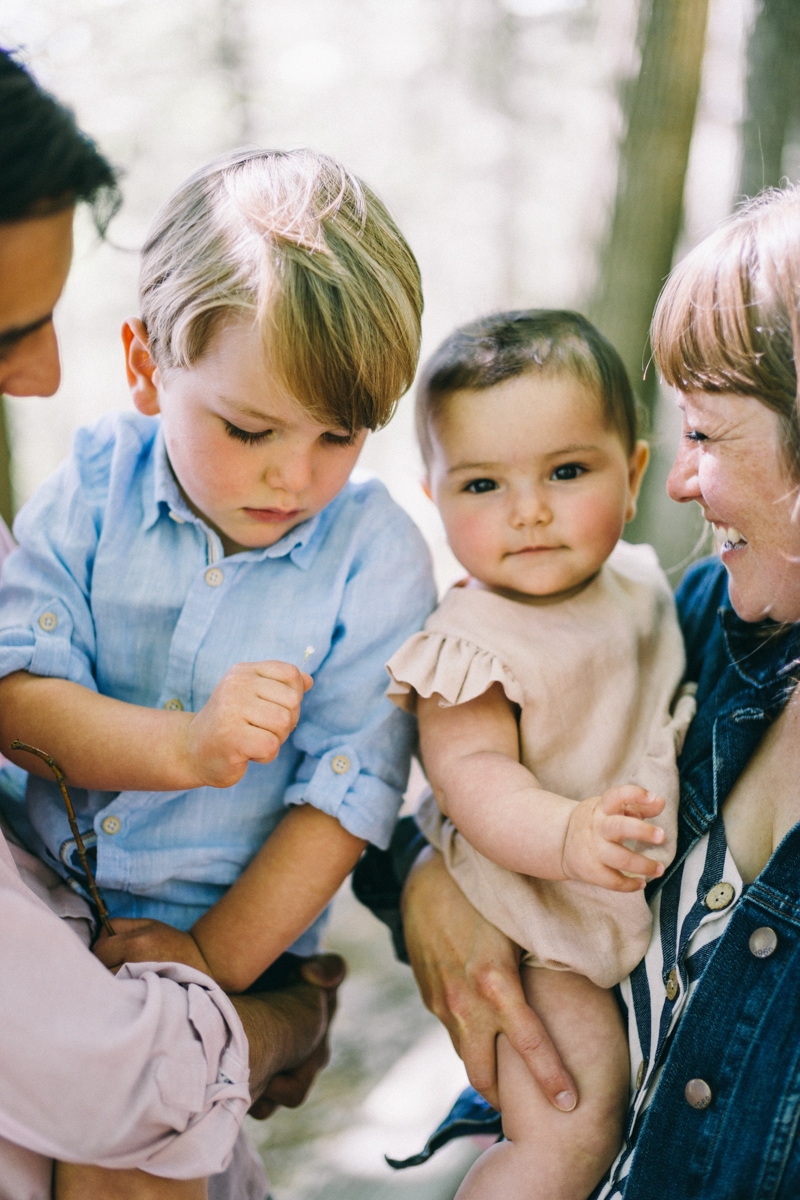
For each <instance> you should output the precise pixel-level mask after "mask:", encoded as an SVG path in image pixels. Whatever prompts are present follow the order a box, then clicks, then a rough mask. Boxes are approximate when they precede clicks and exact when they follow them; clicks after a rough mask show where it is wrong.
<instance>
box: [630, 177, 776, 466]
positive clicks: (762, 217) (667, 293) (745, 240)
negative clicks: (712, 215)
mask: <svg viewBox="0 0 800 1200" xmlns="http://www.w3.org/2000/svg"><path fill="white" fill-rule="evenodd" d="M650 336H651V342H652V346H653V354H654V356H655V360H656V363H657V364H658V368H659V370H660V371H661V374H662V375H663V377H664V380H665V382H666V383H667V384H669V385H670V386H671V387H676V388H679V389H680V390H681V391H682V392H688V391H706V392H734V393H735V394H737V395H739V396H753V397H754V398H755V399H756V400H760V401H761V403H762V404H764V405H766V406H767V408H770V409H772V410H773V412H776V413H777V414H778V415H779V417H780V419H781V425H782V433H783V448H784V452H785V455H786V459H787V462H788V464H789V466H790V467H791V469H792V470H793V471H794V472H795V473H796V474H800V422H799V421H798V380H797V371H796V368H795V361H796V360H797V358H798V356H800V188H798V187H791V188H785V189H782V190H777V189H775V190H772V191H769V192H765V193H764V194H763V195H761V196H759V197H757V199H755V200H752V201H750V202H749V203H747V204H745V205H744V206H743V207H742V208H740V209H739V210H738V212H736V213H735V214H734V215H733V216H732V217H731V218H729V220H727V221H726V222H725V223H724V224H723V225H722V226H721V227H720V228H719V229H717V230H716V231H715V232H714V233H712V234H711V235H710V236H709V237H707V238H706V239H705V240H704V241H702V242H701V243H700V244H699V245H698V246H695V248H694V249H693V250H692V251H691V252H690V253H689V254H687V255H686V257H685V258H684V259H683V260H682V261H681V262H680V263H678V265H677V266H676V267H675V269H674V270H673V272H672V274H671V275H670V277H669V279H668V280H667V282H666V284H665V286H664V290H663V292H662V293H661V297H660V299H659V301H658V304H657V306H656V311H655V314H654V316H653V324H652V328H651V334H650Z"/></svg>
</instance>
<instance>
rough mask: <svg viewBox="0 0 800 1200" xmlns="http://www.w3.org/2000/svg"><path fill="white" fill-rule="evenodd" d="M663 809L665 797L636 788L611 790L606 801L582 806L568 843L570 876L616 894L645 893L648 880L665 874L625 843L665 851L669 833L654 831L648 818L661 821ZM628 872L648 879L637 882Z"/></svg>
mask: <svg viewBox="0 0 800 1200" xmlns="http://www.w3.org/2000/svg"><path fill="white" fill-rule="evenodd" d="M663 807H664V800H663V799H662V798H661V797H660V796H654V795H653V794H652V792H646V791H645V790H644V788H640V787H636V786H635V785H633V784H629V785H626V786H624V787H615V788H609V790H608V791H607V792H604V793H603V795H602V796H592V797H591V799H589V800H582V801H581V802H580V804H576V805H575V808H574V809H573V812H572V815H571V816H570V819H569V825H568V826H567V836H566V838H565V839H564V855H563V860H562V866H563V869H564V874H565V875H566V876H567V878H568V879H580V880H582V881H583V882H584V883H593V884H597V885H598V886H599V887H604V888H609V889H610V890H611V891H614V892H636V891H639V890H640V889H641V888H643V887H644V886H645V884H646V883H647V880H648V879H651V878H654V877H656V876H658V875H662V874H663V872H664V868H663V866H662V865H661V863H658V862H654V861H653V860H652V859H651V858H646V857H645V856H644V855H643V854H636V853H635V852H634V851H633V850H629V849H628V848H627V847H626V846H624V845H623V844H622V843H623V842H626V841H636V842H649V843H650V844H651V845H653V846H658V845H660V844H661V843H662V842H663V841H664V830H663V829H659V828H658V826H657V825H648V824H647V822H646V820H645V819H644V818H645V817H657V816H658V814H659V813H660V812H661V810H662V809H663ZM623 872H630V874H631V875H634V876H645V878H644V879H642V878H633V879H631V878H630V876H629V875H628V874H623Z"/></svg>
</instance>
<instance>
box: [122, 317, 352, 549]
mask: <svg viewBox="0 0 800 1200" xmlns="http://www.w3.org/2000/svg"><path fill="white" fill-rule="evenodd" d="M131 324H135V326H136V327H137V328H138V329H139V330H140V331H141V335H142V336H145V335H144V329H143V327H142V326H141V324H140V322H135V323H131ZM130 355H131V352H130V350H129V364H130V361H131V357H130ZM141 388H143V389H145V391H146V384H145V383H144V382H143V381H142V382H141ZM152 388H153V394H152V397H151V401H152V403H151V406H150V407H148V403H147V401H146V400H145V401H144V402H140V399H139V397H138V396H137V390H136V387H134V385H133V384H132V390H133V396H134V402H135V403H136V405H137V407H138V408H139V409H140V411H143V412H151V413H155V412H160V413H161V416H162V421H163V426H164V439H165V442H166V447H167V453H168V454H169V460H170V463H171V464H172V469H173V471H174V472H175V476H176V478H177V480H178V482H179V484H180V486H181V488H182V489H183V492H184V495H185V496H186V498H187V500H188V501H189V503H190V505H191V506H192V508H193V509H194V511H195V512H196V513H197V514H198V515H199V516H202V517H204V518H205V519H206V520H207V521H209V522H210V524H211V525H213V526H214V527H215V528H216V529H217V531H218V532H219V533H220V534H221V535H222V540H223V545H224V546H225V552H226V553H227V554H231V553H235V552H236V551H237V550H239V549H247V548H254V547H260V546H272V545H273V544H274V543H275V542H277V541H279V540H280V538H282V537H283V535H284V534H285V533H288V531H289V530H290V529H292V528H293V527H294V526H295V525H299V524H300V523H301V521H306V520H307V519H308V518H309V517H313V516H314V515H315V513H318V512H320V510H321V509H323V508H324V507H325V505H326V504H328V503H329V502H330V501H331V500H332V499H333V498H334V496H336V495H337V493H338V492H340V491H341V489H342V488H343V487H344V485H345V484H346V483H347V479H348V476H349V475H350V472H351V470H352V469H353V467H354V466H355V462H356V459H357V458H358V455H359V451H360V450H361V447H362V445H363V444H364V438H365V437H366V433H367V431H366V430H361V431H360V432H359V433H357V434H356V435H355V436H354V437H351V436H350V435H349V434H348V433H347V431H346V430H342V429H334V428H332V427H330V426H328V425H321V424H319V423H318V422H317V421H316V420H314V418H312V417H311V416H309V414H308V413H307V412H306V411H305V410H304V409H303V408H302V407H301V406H300V405H299V404H298V403H297V402H296V401H295V400H294V399H293V398H292V397H291V396H290V395H289V394H288V393H287V392H286V390H285V388H284V387H283V386H282V384H281V383H280V382H279V381H278V380H277V379H276V378H275V377H274V376H273V375H272V374H271V372H270V370H269V366H268V364H267V363H266V362H265V356H264V350H263V343H262V340H261V335H260V333H259V331H258V330H257V329H255V328H254V327H253V326H252V325H251V324H250V323H249V322H247V323H246V322H239V323H236V324H232V325H229V326H226V327H225V328H223V329H222V330H221V331H220V332H219V333H217V334H216V336H215V337H214V338H213V339H212V341H211V343H210V345H209V346H208V348H207V350H206V351H205V353H204V354H203V356H202V357H201V358H200V359H199V360H198V362H196V363H195V364H193V365H192V366H191V367H181V368H178V369H176V370H174V371H168V372H167V373H166V374H164V375H163V376H162V375H161V373H160V372H159V370H158V368H156V369H155V371H154V372H153V373H152Z"/></svg>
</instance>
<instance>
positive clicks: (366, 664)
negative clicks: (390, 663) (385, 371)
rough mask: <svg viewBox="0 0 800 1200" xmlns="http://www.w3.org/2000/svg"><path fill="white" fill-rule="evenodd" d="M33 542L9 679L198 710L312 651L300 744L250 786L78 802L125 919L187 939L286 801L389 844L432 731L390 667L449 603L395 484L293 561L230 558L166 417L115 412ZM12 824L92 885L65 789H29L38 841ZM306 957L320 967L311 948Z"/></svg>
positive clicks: (38, 783)
mask: <svg viewBox="0 0 800 1200" xmlns="http://www.w3.org/2000/svg"><path fill="white" fill-rule="evenodd" d="M15 534H16V537H17V540H18V542H19V544H20V549H19V550H16V551H14V552H13V553H12V554H11V555H10V556H9V557H8V559H7V560H6V562H5V564H4V567H3V587H2V590H0V675H6V674H8V673H10V672H11V671H17V670H28V671H31V672H32V673H34V674H40V675H53V676H60V677H64V678H66V679H70V680H73V681H75V682H77V683H80V684H83V685H84V686H85V687H88V688H92V689H96V690H98V691H99V692H101V693H103V694H104V695H107V696H113V697H115V698H117V699H119V700H124V701H127V702H129V703H133V704H139V705H146V706H149V707H155V708H163V707H167V708H170V707H172V708H174V707H182V708H183V709H185V710H187V711H193V712H197V711H198V709H200V708H201V707H202V706H203V705H204V704H205V703H206V701H207V700H208V698H209V696H210V694H211V692H212V690H213V689H214V687H215V686H216V684H217V683H218V682H219V680H220V678H221V677H222V675H223V674H224V673H225V671H227V670H228V668H229V667H231V666H233V665H234V664H235V663H237V662H243V661H251V662H252V661H258V660H261V659H281V660H283V661H288V662H294V663H296V664H297V665H298V666H299V665H300V664H301V663H302V662H303V656H304V653H305V650H306V647H307V646H313V647H314V651H313V654H311V655H310V657H309V658H308V661H307V663H306V669H307V670H308V671H310V673H311V674H312V675H313V676H314V687H313V688H312V689H311V691H310V692H308V693H307V695H306V696H305V698H304V700H303V705H302V710H301V716H300V721H299V723H298V725H297V728H296V729H295V731H294V733H293V734H292V736H291V737H290V738H289V740H288V741H287V742H286V744H285V745H284V746H283V747H282V749H281V751H280V753H279V755H278V757H277V759H276V760H275V761H274V762H272V763H270V764H267V765H264V764H260V763H251V764H250V766H249V767H248V769H247V772H246V773H245V775H244V777H243V778H242V780H241V781H240V782H239V783H238V784H236V785H235V786H233V787H230V788H225V789H219V788H212V787H206V788H196V789H194V790H191V791H185V792H120V793H116V794H115V793H113V792H111V793H109V792H86V791H81V790H78V789H75V790H74V792H73V800H74V804H75V808H76V811H77V813H78V818H79V821H80V824H81V830H82V831H83V830H87V831H88V833H89V839H88V840H89V843H90V844H92V843H93V844H94V846H95V847H96V855H97V882H98V885H99V886H100V889H101V891H102V892H103V894H104V898H105V900H106V903H107V904H108V907H109V909H110V911H111V914H112V915H116V916H130V917H134V916H149V917H156V918H159V919H161V920H164V921H168V922H169V923H170V924H173V925H176V926H178V927H180V928H184V929H185V928H188V927H189V926H190V925H191V924H192V923H193V922H194V921H195V920H196V919H197V917H199V916H200V915H201V914H202V913H203V912H204V911H205V910H206V909H207V908H208V907H209V906H210V905H211V904H213V903H214V902H215V901H216V900H217V899H218V898H219V897H220V896H221V895H222V893H223V892H224V890H225V889H226V888H227V887H228V886H229V885H230V884H231V883H232V882H233V880H234V879H236V877H237V876H238V875H239V874H240V872H241V871H242V869H243V867H244V866H245V865H246V864H247V862H248V861H249V860H250V858H251V857H252V856H253V854H254V853H255V851H256V850H257V849H258V848H259V847H260V846H261V845H262V843H263V842H264V841H265V840H266V838H267V837H268V836H269V835H270V833H271V832H272V830H273V829H274V828H275V826H276V825H277V823H278V821H279V820H280V818H281V816H282V814H283V812H284V810H285V806H286V805H288V804H297V803H308V804H313V805H314V806H315V807H317V808H319V809H321V810H322V811H323V812H327V813H329V814H330V815H332V816H334V817H336V818H337V820H339V821H340V822H341V824H342V825H343V826H344V827H345V828H346V829H348V830H349V831H350V832H351V833H353V834H355V835H356V836H357V837H363V838H366V839H367V840H369V841H372V842H374V843H376V844H378V845H386V844H387V843H388V840H389V836H390V833H391V830H392V826H393V824H394V821H395V817H396V814H397V809H398V807H399V804H400V800H401V796H402V792H403V789H404V787H405V784H406V779H407V774H408V765H409V758H410V753H411V749H412V746H413V742H414V738H415V726H414V722H413V720H412V719H411V718H410V717H408V716H407V715H406V714H405V713H402V712H400V711H399V710H398V709H397V708H395V706H394V705H393V704H391V703H390V702H389V701H388V700H387V699H385V697H384V691H385V689H386V671H385V669H384V663H385V662H386V660H387V658H388V657H389V656H390V655H391V654H392V652H393V651H394V650H396V649H397V647H398V646H399V645H401V644H402V642H403V641H404V640H405V638H406V637H408V636H409V635H410V634H411V633H413V632H415V631H416V630H418V629H419V628H420V627H421V626H422V624H423V623H424V621H425V618H426V616H427V615H428V613H429V612H430V611H431V608H432V607H433V605H434V603H435V592H434V588H433V579H432V574H431V569H430V557H429V555H428V551H427V549H426V547H425V544H424V542H423V539H422V537H421V535H420V534H419V532H418V531H417V529H416V527H415V526H414V525H413V523H412V522H411V520H410V519H409V518H408V517H407V516H406V515H405V513H404V512H403V511H402V510H401V509H400V508H399V507H398V506H397V505H396V504H395V503H394V501H392V500H391V499H390V497H389V495H388V493H387V492H386V490H385V488H384V487H383V485H382V484H380V483H378V482H377V481H374V480H372V481H368V482H365V483H359V484H356V483H349V484H348V485H347V486H346V487H345V488H344V490H343V491H342V492H341V493H340V494H339V495H338V496H337V497H336V498H335V499H334V500H333V501H332V502H331V503H330V504H329V505H328V506H327V507H326V508H325V509H323V511H322V512H320V513H318V514H317V515H316V516H315V517H313V518H311V519H310V520H309V521H305V522H303V524H301V525H298V526H297V527H296V528H295V529H292V530H291V531H290V532H289V533H288V534H286V536H285V537H283V538H282V539H281V540H280V541H279V542H277V543H276V544H275V545H273V546H269V547H267V548H265V549H258V550H249V551H245V552H242V553H239V554H233V555H231V556H230V557H227V558H226V557H225V556H224V552H223V549H222V545H221V543H220V540H219V538H218V536H217V534H216V533H215V532H214V531H213V530H212V529H211V528H210V527H209V526H208V525H206V524H205V522H203V521H202V520H201V519H200V518H199V517H197V516H195V515H194V514H193V513H192V511H191V510H190V509H189V507H188V505H187V504H186V502H185V501H184V499H183V497H182V495H181V492H180V490H179V488H178V485H177V483H176V481H175V478H174V476H173V474H172V471H171V468H170V465H169V460H168V458H167V455H166V451H165V448H164V442H163V436H162V433H161V428H160V422H159V420H158V419H157V418H149V417H142V416H139V415H137V414H129V415H117V416H114V417H109V418H105V419H103V420H102V421H101V422H99V423H98V424H97V425H96V426H94V427H93V428H92V429H89V430H81V431H80V432H79V433H78V435H77V436H76V439H75V444H74V447H73V451H72V454H71V456H70V457H69V459H68V460H67V461H66V462H65V463H64V465H63V466H62V467H61V468H60V469H59V470H58V471H57V472H56V473H55V475H54V476H52V477H51V479H49V480H48V481H47V482H46V483H45V484H44V485H43V486H42V487H41V488H40V489H39V491H38V492H37V493H36V495H35V496H34V497H33V499H32V500H31V501H30V502H29V503H28V504H27V505H26V506H25V507H24V508H23V510H22V512H21V513H20V514H19V516H18V518H17V521H16V524H15ZM44 748H45V749H46V748H47V747H44ZM142 753H143V754H146V753H147V747H146V746H143V747H142ZM3 808H4V811H5V815H6V817H7V819H8V820H9V821H10V822H11V824H12V826H15V827H16V828H17V829H18V830H19V833H20V836H22V837H23V838H24V839H25V841H26V842H27V844H28V845H29V848H30V849H31V850H33V851H34V852H35V853H36V854H38V855H39V856H40V857H42V858H44V859H45V861H46V862H48V863H49V864H50V865H52V866H53V867H54V868H55V869H56V870H57V871H59V872H60V873H61V874H62V875H64V876H66V877H72V878H76V876H77V877H78V878H79V873H78V869H77V868H78V864H77V863H76V862H75V861H74V858H75V855H74V842H73V841H72V838H71V834H70V829H69V825H68V824H67V818H66V814H65V812H64V809H63V803H62V800H61V797H60V795H59V793H58V790H57V788H56V787H55V785H54V784H52V783H50V782H48V781H45V780H40V779H38V778H35V777H31V778H30V780H29V784H28V794H27V820H28V821H29V824H28V825H25V824H24V822H21V821H20V819H19V818H20V815H21V814H20V811H19V805H18V804H15V803H14V801H13V800H12V799H8V800H7V801H6V802H4V805H3ZM31 830H32V831H33V832H32V833H31ZM295 949H296V950H297V952H298V953H310V952H312V951H313V949H314V939H313V937H312V938H306V939H305V941H303V942H300V943H298V944H297V945H296V946H295Z"/></svg>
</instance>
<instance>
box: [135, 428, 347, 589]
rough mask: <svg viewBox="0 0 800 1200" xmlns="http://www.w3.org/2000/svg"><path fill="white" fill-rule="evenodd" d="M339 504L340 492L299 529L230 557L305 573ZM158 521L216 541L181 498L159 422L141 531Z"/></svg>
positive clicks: (214, 535) (150, 527)
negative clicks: (286, 564)
mask: <svg viewBox="0 0 800 1200" xmlns="http://www.w3.org/2000/svg"><path fill="white" fill-rule="evenodd" d="M345 490H346V489H345ZM341 503H342V493H341V492H340V493H339V495H338V496H336V497H334V499H333V500H332V501H331V502H330V504H328V505H327V507H326V508H323V510H322V512H318V513H316V515H315V516H313V517H309V519H308V520H307V521H303V522H302V524H300V525H295V526H294V528H293V529H290V530H289V532H288V533H286V534H284V536H283V537H282V538H281V539H280V541H277V542H275V544H274V545H272V546H263V547H259V548H257V549H255V550H244V551H241V552H240V553H239V554H236V555H233V556H232V557H234V558H235V559H236V560H237V562H258V561H260V560H261V559H264V558H285V557H287V556H288V557H289V558H290V559H291V560H292V562H293V563H294V565H295V566H296V567H300V568H301V570H303V571H307V570H308V568H309V567H310V566H311V564H312V562H313V561H314V559H315V558H316V556H317V553H318V551H319V548H320V546H321V545H322V542H323V541H324V539H325V534H326V533H327V531H328V528H329V526H330V524H331V521H332V520H333V519H334V517H335V515H336V512H337V511H338V509H339V507H340V505H341ZM162 517H168V518H170V519H171V520H173V521H175V522H177V524H179V525H196V526H198V527H199V528H200V529H202V530H203V532H204V533H205V534H206V536H210V537H212V538H214V539H217V534H215V533H214V531H213V530H212V529H211V528H210V527H209V526H208V525H207V524H206V522H205V521H203V519H202V518H201V517H198V516H196V515H195V513H193V512H192V510H191V509H190V508H189V505H188V504H187V503H186V501H185V500H184V498H183V496H182V495H181V490H180V488H179V486H178V481H177V480H176V478H175V476H174V475H173V473H172V466H171V465H170V461H169V456H168V454H167V447H166V445H165V442H164V429H163V427H162V425H161V422H160V421H159V425H158V432H157V433H156V436H155V441H154V443H153V491H152V498H151V499H149V500H148V502H147V503H146V504H145V513H144V528H145V529H152V528H153V526H154V525H155V523H156V521H158V520H159V519H161V518H162ZM217 540H218V539H217ZM220 551H221V547H220Z"/></svg>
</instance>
